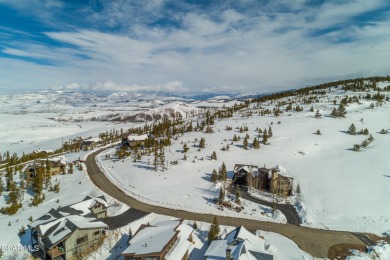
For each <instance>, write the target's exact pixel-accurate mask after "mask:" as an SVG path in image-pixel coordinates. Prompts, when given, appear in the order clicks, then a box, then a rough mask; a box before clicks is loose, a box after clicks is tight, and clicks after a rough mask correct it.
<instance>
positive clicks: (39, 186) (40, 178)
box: [33, 168, 43, 194]
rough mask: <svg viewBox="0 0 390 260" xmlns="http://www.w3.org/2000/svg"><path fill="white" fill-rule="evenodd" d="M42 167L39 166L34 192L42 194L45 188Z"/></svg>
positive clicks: (34, 181)
mask: <svg viewBox="0 0 390 260" xmlns="http://www.w3.org/2000/svg"><path fill="white" fill-rule="evenodd" d="M40 169H41V168H37V171H36V172H35V176H34V179H33V186H34V192H35V193H37V194H41V193H42V190H43V176H42V175H43V171H42V170H40Z"/></svg>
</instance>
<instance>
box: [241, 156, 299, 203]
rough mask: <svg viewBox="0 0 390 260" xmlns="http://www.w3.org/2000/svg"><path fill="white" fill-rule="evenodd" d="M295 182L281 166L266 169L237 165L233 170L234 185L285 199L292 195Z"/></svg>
mask: <svg viewBox="0 0 390 260" xmlns="http://www.w3.org/2000/svg"><path fill="white" fill-rule="evenodd" d="M293 180H294V179H293V178H292V177H290V176H288V175H287V173H286V169H284V168H283V167H282V166H280V165H277V166H276V167H273V168H266V167H265V166H264V167H258V166H257V165H248V164H236V165H234V168H233V184H235V185H241V186H244V187H248V188H254V189H257V190H261V191H266V192H270V193H272V194H275V195H277V196H280V197H284V198H285V197H288V196H290V195H291V194H292V191H293Z"/></svg>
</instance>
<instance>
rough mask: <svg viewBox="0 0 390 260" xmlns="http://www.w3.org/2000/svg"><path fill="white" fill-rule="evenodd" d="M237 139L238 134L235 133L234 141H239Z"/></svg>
mask: <svg viewBox="0 0 390 260" xmlns="http://www.w3.org/2000/svg"><path fill="white" fill-rule="evenodd" d="M237 141H238V138H237V135H236V134H234V136H233V142H237Z"/></svg>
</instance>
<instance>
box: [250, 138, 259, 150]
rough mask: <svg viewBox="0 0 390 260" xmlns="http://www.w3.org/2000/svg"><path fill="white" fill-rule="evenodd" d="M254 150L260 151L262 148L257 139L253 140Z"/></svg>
mask: <svg viewBox="0 0 390 260" xmlns="http://www.w3.org/2000/svg"><path fill="white" fill-rule="evenodd" d="M252 145H253V148H255V149H259V148H260V143H259V140H257V138H256V137H255V139H253V143H252Z"/></svg>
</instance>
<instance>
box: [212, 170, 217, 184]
mask: <svg viewBox="0 0 390 260" xmlns="http://www.w3.org/2000/svg"><path fill="white" fill-rule="evenodd" d="M217 180H218V173H217V171H216V170H215V169H214V170H213V172H212V173H211V181H212V182H214V183H216V182H217Z"/></svg>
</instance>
